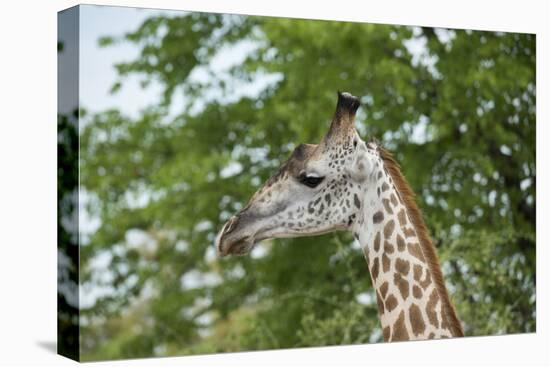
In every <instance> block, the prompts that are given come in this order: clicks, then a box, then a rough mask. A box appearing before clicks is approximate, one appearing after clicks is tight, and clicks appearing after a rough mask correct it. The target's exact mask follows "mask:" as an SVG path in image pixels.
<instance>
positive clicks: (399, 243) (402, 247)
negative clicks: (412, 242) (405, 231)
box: [396, 234, 406, 251]
mask: <svg viewBox="0 0 550 367" xmlns="http://www.w3.org/2000/svg"><path fill="white" fill-rule="evenodd" d="M396 238H397V249H398V250H399V251H405V247H406V245H405V240H404V239H403V237H401V235H400V234H398V235H397V237H396Z"/></svg>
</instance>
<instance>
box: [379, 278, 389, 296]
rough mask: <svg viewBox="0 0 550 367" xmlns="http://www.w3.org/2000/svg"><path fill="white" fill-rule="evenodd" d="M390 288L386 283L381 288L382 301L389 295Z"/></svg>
mask: <svg viewBox="0 0 550 367" xmlns="http://www.w3.org/2000/svg"><path fill="white" fill-rule="evenodd" d="M388 287H389V285H388V282H384V283H382V285H381V286H380V295H381V296H382V299H386V295H387V294H388Z"/></svg>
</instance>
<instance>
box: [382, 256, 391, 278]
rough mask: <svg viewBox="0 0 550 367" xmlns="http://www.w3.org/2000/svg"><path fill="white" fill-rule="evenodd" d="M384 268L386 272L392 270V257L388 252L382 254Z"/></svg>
mask: <svg viewBox="0 0 550 367" xmlns="http://www.w3.org/2000/svg"><path fill="white" fill-rule="evenodd" d="M382 270H383V271H384V273H387V272H388V271H390V258H389V257H388V255H386V254H382Z"/></svg>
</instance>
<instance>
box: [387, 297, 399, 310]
mask: <svg viewBox="0 0 550 367" xmlns="http://www.w3.org/2000/svg"><path fill="white" fill-rule="evenodd" d="M396 307H397V298H395V296H394V295H393V294H390V295H389V296H388V298H387V299H386V310H388V312H392V311H393V310H394V309H395V308H396Z"/></svg>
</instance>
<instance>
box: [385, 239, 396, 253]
mask: <svg viewBox="0 0 550 367" xmlns="http://www.w3.org/2000/svg"><path fill="white" fill-rule="evenodd" d="M394 251H395V250H394V248H393V245H392V244H391V243H389V242H388V241H384V252H385V253H386V254H393V252H394Z"/></svg>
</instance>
